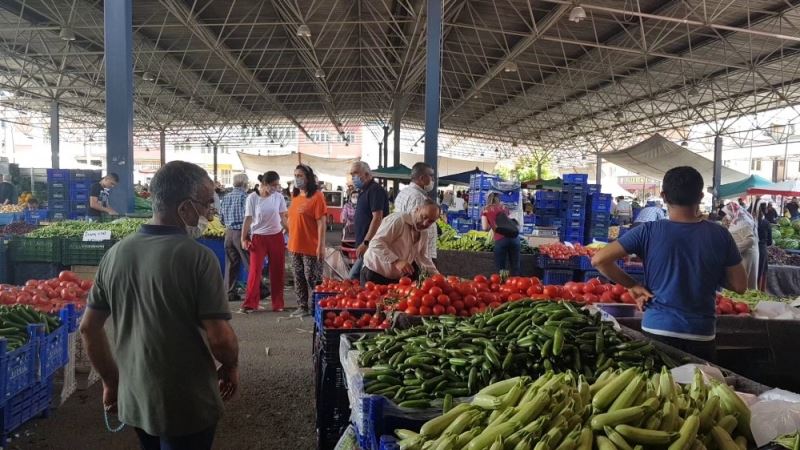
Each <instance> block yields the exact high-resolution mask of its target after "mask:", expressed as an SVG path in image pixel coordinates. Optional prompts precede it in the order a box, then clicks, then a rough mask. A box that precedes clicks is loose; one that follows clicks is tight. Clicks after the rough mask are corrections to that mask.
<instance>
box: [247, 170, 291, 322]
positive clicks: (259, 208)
mask: <svg viewBox="0 0 800 450" xmlns="http://www.w3.org/2000/svg"><path fill="white" fill-rule="evenodd" d="M287 210H288V208H287V207H286V200H285V199H284V198H283V193H282V192H281V180H280V177H279V176H278V173H277V172H273V171H269V172H267V173H265V174H264V176H263V177H262V182H261V185H260V186H259V192H258V193H256V192H253V193H252V194H250V195H249V196H248V197H247V202H246V204H245V212H244V225H243V226H242V248H244V249H245V250H248V251H249V252H250V266H249V272H248V274H247V294H245V300H244V303H243V304H242V308H241V309H240V310H239V312H240V313H243V314H247V313H249V312H252V311H259V310H261V309H262V308H261V306H260V305H259V301H260V300H261V269H262V267H264V258H265V257H266V258H269V285H270V293H271V297H272V310H273V311H283V276H284V273H283V270H284V262H285V261H286V245H285V241H284V237H283V233H284V232H285V231H286V212H287Z"/></svg>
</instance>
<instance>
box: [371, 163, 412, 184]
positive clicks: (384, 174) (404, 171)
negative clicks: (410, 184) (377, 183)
mask: <svg viewBox="0 0 800 450" xmlns="http://www.w3.org/2000/svg"><path fill="white" fill-rule="evenodd" d="M372 176H373V177H375V178H383V179H385V180H398V181H409V180H411V169H409V168H408V167H406V166H404V165H402V164H398V165H396V166H392V167H383V168H378V169H375V170H373V171H372Z"/></svg>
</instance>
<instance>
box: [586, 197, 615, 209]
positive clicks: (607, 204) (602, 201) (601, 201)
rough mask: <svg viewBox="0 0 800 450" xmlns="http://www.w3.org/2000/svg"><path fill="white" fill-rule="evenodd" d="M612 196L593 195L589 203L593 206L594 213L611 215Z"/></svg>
mask: <svg viewBox="0 0 800 450" xmlns="http://www.w3.org/2000/svg"><path fill="white" fill-rule="evenodd" d="M611 200H612V196H611V194H592V196H591V197H589V202H590V203H591V205H592V212H604V213H611Z"/></svg>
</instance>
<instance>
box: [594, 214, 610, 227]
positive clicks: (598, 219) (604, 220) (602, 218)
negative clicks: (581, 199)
mask: <svg viewBox="0 0 800 450" xmlns="http://www.w3.org/2000/svg"><path fill="white" fill-rule="evenodd" d="M610 222H611V213H607V212H592V213H591V214H589V223H591V224H592V225H595V224H602V225H605V226H608V224H609V223H610Z"/></svg>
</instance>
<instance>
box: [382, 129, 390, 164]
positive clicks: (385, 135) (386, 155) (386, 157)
mask: <svg viewBox="0 0 800 450" xmlns="http://www.w3.org/2000/svg"><path fill="white" fill-rule="evenodd" d="M383 165H384V167H389V125H384V126H383Z"/></svg>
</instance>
